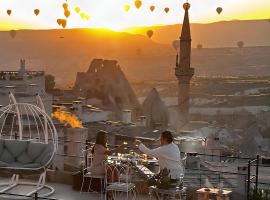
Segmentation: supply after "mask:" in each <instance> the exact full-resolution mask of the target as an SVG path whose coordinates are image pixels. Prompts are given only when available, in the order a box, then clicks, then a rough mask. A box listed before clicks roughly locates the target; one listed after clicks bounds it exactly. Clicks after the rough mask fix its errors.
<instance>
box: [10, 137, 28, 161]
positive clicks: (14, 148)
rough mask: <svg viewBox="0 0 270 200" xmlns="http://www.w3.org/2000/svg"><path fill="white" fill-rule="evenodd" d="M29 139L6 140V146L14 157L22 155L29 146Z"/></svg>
mask: <svg viewBox="0 0 270 200" xmlns="http://www.w3.org/2000/svg"><path fill="white" fill-rule="evenodd" d="M27 144H28V141H22V140H5V146H6V148H7V149H8V151H9V152H10V153H12V155H13V156H14V157H18V156H19V155H21V154H22V153H23V152H24V151H25V150H26V148H27Z"/></svg>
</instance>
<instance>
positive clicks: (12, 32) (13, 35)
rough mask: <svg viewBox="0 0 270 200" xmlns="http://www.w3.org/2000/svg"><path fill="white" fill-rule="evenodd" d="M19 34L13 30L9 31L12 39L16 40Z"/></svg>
mask: <svg viewBox="0 0 270 200" xmlns="http://www.w3.org/2000/svg"><path fill="white" fill-rule="evenodd" d="M16 34H17V32H16V31H15V30H11V31H9V35H10V36H11V37H12V38H15V36H16Z"/></svg>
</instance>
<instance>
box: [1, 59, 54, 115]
mask: <svg viewBox="0 0 270 200" xmlns="http://www.w3.org/2000/svg"><path fill="white" fill-rule="evenodd" d="M9 92H12V93H13V94H14V96H15V98H16V100H17V102H19V103H31V104H36V103H37V99H36V94H38V95H40V97H41V98H42V100H43V103H44V107H45V110H46V112H47V113H48V114H49V115H50V114H51V111H52V96H51V95H50V94H47V93H46V92H45V72H44V71H29V70H27V68H26V64H25V60H23V59H21V60H20V68H19V70H18V71H7V70H6V71H0V107H1V106H6V105H8V104H9V102H10V98H9Z"/></svg>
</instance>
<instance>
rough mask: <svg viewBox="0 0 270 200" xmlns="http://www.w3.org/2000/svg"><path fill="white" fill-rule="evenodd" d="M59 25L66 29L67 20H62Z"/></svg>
mask: <svg viewBox="0 0 270 200" xmlns="http://www.w3.org/2000/svg"><path fill="white" fill-rule="evenodd" d="M61 25H62V27H63V28H66V26H67V20H65V19H62V23H61Z"/></svg>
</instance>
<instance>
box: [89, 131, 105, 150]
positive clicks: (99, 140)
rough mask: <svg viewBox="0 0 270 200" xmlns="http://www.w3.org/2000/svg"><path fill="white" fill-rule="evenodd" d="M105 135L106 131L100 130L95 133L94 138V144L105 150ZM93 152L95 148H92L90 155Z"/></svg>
mask: <svg viewBox="0 0 270 200" xmlns="http://www.w3.org/2000/svg"><path fill="white" fill-rule="evenodd" d="M106 135H107V132H106V131H103V130H100V131H98V132H97V136H96V144H100V145H102V146H103V147H105V148H107V141H106V140H105V137H106ZM94 151H95V146H94V147H93V148H92V154H93V153H94Z"/></svg>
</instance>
